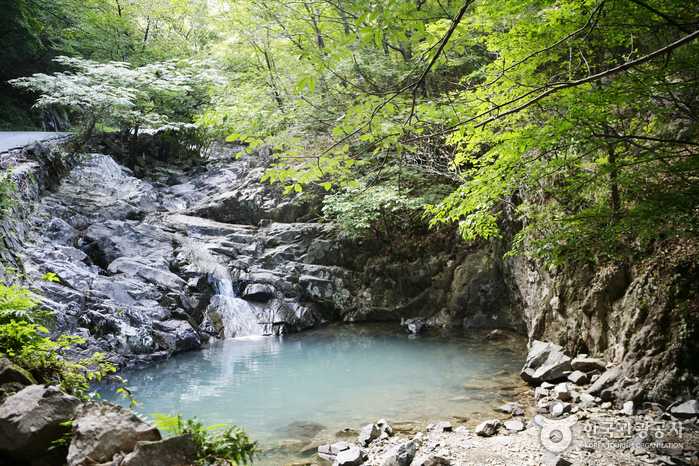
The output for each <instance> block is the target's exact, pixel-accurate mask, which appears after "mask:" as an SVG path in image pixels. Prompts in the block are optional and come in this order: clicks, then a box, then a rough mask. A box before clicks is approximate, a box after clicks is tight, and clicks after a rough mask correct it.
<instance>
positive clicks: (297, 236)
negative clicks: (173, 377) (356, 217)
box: [0, 146, 699, 402]
mask: <svg viewBox="0 0 699 466" xmlns="http://www.w3.org/2000/svg"><path fill="white" fill-rule="evenodd" d="M105 151H106V148H105ZM238 151H239V148H238V147H229V146H225V147H223V148H220V149H218V150H217V151H216V152H215V154H214V155H213V156H211V157H209V158H208V159H206V160H204V161H202V162H193V161H181V162H180V163H178V164H173V163H172V162H169V163H168V162H164V161H160V160H158V159H156V158H154V157H151V156H148V155H147V154H145V155H144V157H143V158H142V159H143V160H142V163H141V162H139V164H140V165H138V166H136V167H135V168H134V170H135V172H134V171H132V170H130V169H128V168H126V167H124V166H123V165H120V164H119V163H118V158H117V160H115V159H113V158H112V157H111V156H108V155H103V154H91V155H86V156H84V157H82V159H81V160H80V161H79V162H78V163H77V164H76V166H75V167H74V168H73V169H72V170H71V171H70V173H69V174H68V175H67V176H66V177H64V179H63V180H62V181H61V182H60V184H58V185H53V186H51V188H52V189H51V190H49V189H48V188H49V186H48V183H47V177H46V175H45V172H43V171H42V166H41V165H40V164H39V163H37V162H35V161H32V160H29V159H27V158H25V156H24V155H23V154H22V153H20V152H14V153H9V154H2V155H0V166H1V167H8V166H13V167H14V168H13V177H14V179H15V180H16V182H17V185H18V187H19V188H20V189H19V192H18V200H19V201H20V202H19V203H18V205H17V206H16V207H13V208H12V209H11V212H10V213H11V215H9V216H7V218H5V219H4V220H3V221H2V222H1V223H0V229H2V231H3V232H4V237H3V240H4V241H3V243H4V244H3V245H2V246H4V247H0V257H2V259H3V260H4V261H5V262H6V263H7V264H10V265H12V264H14V265H16V266H20V265H21V269H22V270H23V272H24V274H25V277H26V278H25V284H29V285H31V286H32V287H33V288H34V289H36V290H39V291H40V292H41V293H42V295H43V300H42V306H43V307H44V308H45V309H47V310H50V311H52V312H53V315H54V317H55V322H54V323H53V326H52V328H51V330H52V332H53V335H54V336H56V335H59V334H75V335H81V336H83V337H85V338H86V339H87V341H86V343H85V344H83V345H81V346H80V347H79V348H77V349H76V353H77V354H76V355H77V356H86V355H90V354H92V353H94V352H97V351H99V352H107V353H109V354H110V355H111V356H110V361H112V362H114V363H118V364H120V365H122V366H125V367H129V366H134V365H138V364H147V363H149V362H152V361H157V360H159V359H162V358H166V357H168V356H169V355H170V354H172V353H173V352H178V351H184V350H188V349H193V348H198V347H200V346H202V345H203V344H205V343H206V342H207V341H209V340H210V339H211V338H229V337H239V336H245V335H273V334H280V333H284V332H289V331H297V330H300V329H303V328H307V327H309V326H313V325H316V324H318V323H319V322H321V321H322V320H323V319H326V320H344V321H349V322H351V321H370V320H374V321H376V320H391V321H396V322H398V321H400V320H401V319H420V320H419V321H421V322H422V321H426V320H429V322H430V323H431V324H440V325H458V326H463V327H465V328H489V329H493V328H501V329H502V328H508V329H515V330H518V331H521V332H523V333H527V335H528V336H529V339H530V341H531V342H533V341H534V340H541V341H547V342H551V343H555V344H557V345H560V346H561V347H562V348H563V351H564V352H565V354H567V355H568V356H571V357H574V356H576V355H578V354H580V353H584V354H586V355H588V356H589V357H591V358H600V359H602V360H604V361H607V362H610V363H612V364H614V365H617V367H619V369H617V371H619V373H620V374H621V375H623V377H621V376H620V377H619V378H618V379H617V381H616V382H615V383H614V384H613V385H612V386H610V387H607V388H605V390H609V391H610V393H612V394H613V396H612V398H613V399H616V400H618V401H622V402H623V401H625V400H624V398H629V397H631V398H633V399H634V401H638V400H639V397H640V398H647V399H650V400H657V401H667V399H666V398H664V397H665V395H664V394H665V393H668V392H673V393H678V392H682V390H687V389H691V388H692V387H696V383H692V380H694V379H693V375H692V371H691V370H690V371H688V369H687V368H690V367H692V361H695V360H697V357H698V356H699V354H697V350H696V345H692V344H690V342H691V341H694V340H693V337H692V335H693V334H692V333H691V332H693V331H694V330H692V329H695V328H699V326H697V325H694V321H692V319H693V317H691V314H690V313H683V312H674V311H673V309H674V307H673V306H674V303H675V302H676V300H677V299H678V298H682V296H684V295H687V293H690V294H691V293H692V291H691V290H695V288H696V286H694V285H690V286H689V287H687V286H684V285H682V286H679V285H677V286H675V285H673V280H674V279H673V278H672V277H673V274H672V273H668V272H667V271H664V269H662V267H659V266H657V265H652V264H651V266H644V265H643V264H635V265H629V264H626V263H624V262H618V263H613V264H609V265H607V266H605V267H601V268H595V267H593V266H592V265H585V266H579V265H575V266H570V267H566V266H558V267H554V266H545V265H544V264H541V263H539V262H538V261H536V260H532V259H530V258H529V257H527V256H526V255H524V254H522V255H519V256H517V257H507V258H504V257H503V256H504V253H505V252H506V251H507V250H508V247H509V246H508V244H509V243H508V241H510V240H511V238H512V235H513V234H514V233H516V231H517V230H518V228H519V226H518V224H517V222H516V221H515V219H512V218H509V217H508V216H507V215H506V216H505V219H504V220H503V227H504V230H505V232H506V234H505V237H504V238H503V239H500V240H493V241H490V242H487V243H483V244H480V245H477V246H474V245H465V244H464V243H463V242H462V240H461V239H460V238H459V237H458V235H457V234H456V232H453V233H446V234H445V233H441V234H440V235H434V236H435V237H437V239H434V240H432V241H427V242H426V243H425V244H423V245H422V246H421V247H420V248H417V249H414V250H411V251H408V252H407V253H403V254H402V255H401V254H393V253H387V252H386V250H385V249H384V248H383V246H382V245H381V244H379V243H378V242H374V241H371V240H367V241H364V242H362V243H361V244H360V243H358V242H355V241H353V240H351V239H346V238H343V237H342V236H341V235H340V236H337V235H336V234H335V232H333V231H332V229H331V225H329V224H324V223H314V222H313V221H312V220H313V219H317V218H320V211H321V198H322V195H323V192H317V193H313V192H309V193H297V194H293V195H291V196H284V195H282V194H281V190H280V189H279V187H278V186H276V185H273V186H270V185H269V184H263V183H260V182H259V180H260V178H261V176H262V174H263V173H264V170H265V169H266V167H268V166H269V164H270V163H272V161H273V158H272V157H271V154H270V151H269V149H267V148H262V149H260V150H258V151H256V152H255V153H254V154H252V155H243V156H242V157H241V158H239V159H238V158H236V157H235V154H237V152H238ZM118 153H119V151H116V152H115V154H116V155H115V156H116V157H118ZM135 175H138V177H136V176H135ZM310 191H312V189H310ZM18 258H20V259H19V260H18ZM47 272H52V273H55V274H56V275H57V276H58V278H59V279H60V281H59V282H48V283H46V282H43V281H41V280H40V278H41V276H43V275H44V274H45V273H47ZM5 278H8V279H10V277H9V276H6V277H5ZM692 286H694V288H692ZM688 290H689V291H688ZM695 291H696V290H695ZM678 293H679V294H678ZM682 293H684V295H682ZM695 375H696V374H695ZM639 377H641V378H644V379H643V382H638V380H640V379H638V378H639ZM656 382H657V383H656Z"/></svg>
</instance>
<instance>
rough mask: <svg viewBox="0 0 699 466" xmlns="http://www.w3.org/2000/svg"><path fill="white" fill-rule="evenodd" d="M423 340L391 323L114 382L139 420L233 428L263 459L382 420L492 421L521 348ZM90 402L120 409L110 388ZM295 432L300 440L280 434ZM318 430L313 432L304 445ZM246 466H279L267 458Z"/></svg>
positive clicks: (202, 356)
mask: <svg viewBox="0 0 699 466" xmlns="http://www.w3.org/2000/svg"><path fill="white" fill-rule="evenodd" d="M472 332H473V333H472V334H465V333H464V331H463V330H441V329H430V330H429V331H428V332H427V333H426V334H425V335H423V336H422V337H420V338H416V339H411V338H409V336H408V334H407V333H405V331H404V330H403V329H401V328H400V327H399V326H398V325H396V324H353V325H347V324H331V325H326V326H323V327H321V328H318V329H314V330H310V331H306V332H303V333H299V334H295V335H288V336H284V337H251V338H243V339H232V340H224V341H221V342H217V343H215V344H213V345H212V346H211V347H209V348H207V349H204V350H201V351H192V352H188V353H183V354H179V355H177V356H176V357H175V358H173V359H171V360H169V361H166V362H163V363H159V364H155V365H153V366H150V367H147V368H145V369H140V370H134V371H128V372H124V373H123V374H122V376H123V377H124V378H126V379H127V380H128V382H127V385H128V386H129V387H130V388H131V390H132V391H133V394H134V396H135V397H136V399H137V400H138V402H140V403H141V404H142V405H141V407H139V408H137V411H138V412H139V413H143V414H151V413H163V414H174V413H182V415H183V416H184V417H185V418H187V417H193V416H197V417H198V418H199V419H200V420H202V421H204V424H205V425H211V424H219V423H227V424H235V425H239V426H244V427H245V428H246V431H247V432H248V433H249V434H250V436H251V437H253V438H255V439H258V440H259V441H260V444H261V445H262V446H263V447H265V448H267V449H274V448H275V447H276V448H277V451H278V450H279V447H280V445H282V446H283V445H285V446H286V450H290V451H292V452H293V451H298V450H299V447H300V446H303V445H307V444H309V443H312V442H314V441H315V442H316V443H317V442H318V441H321V440H323V439H324V438H326V439H330V436H332V435H333V434H334V433H335V432H337V431H340V430H341V429H345V428H351V429H361V427H362V426H364V425H366V424H367V423H369V422H375V421H376V420H378V419H379V418H381V417H383V418H386V419H387V420H388V421H389V422H391V423H397V424H411V425H416V426H417V425H424V424H426V423H427V422H429V421H432V420H450V421H452V422H456V423H457V425H458V422H463V418H469V419H471V420H474V422H475V419H478V418H480V417H483V416H486V417H487V416H492V409H493V408H495V407H497V406H499V405H501V404H502V402H503V401H509V399H508V397H511V396H513V395H514V394H515V392H517V390H521V387H522V384H521V381H520V380H519V377H518V374H519V370H520V368H521V367H522V364H523V363H524V358H525V356H526V348H525V345H526V340H525V339H524V338H523V337H521V336H518V335H515V334H513V333H511V332H510V333H508V335H510V339H508V340H506V341H504V342H490V341H487V340H486V339H485V338H484V336H485V335H486V334H487V331H483V330H478V331H472ZM100 394H101V396H102V399H105V400H107V401H113V402H118V403H121V404H125V403H126V402H125V401H124V400H123V399H120V398H119V397H117V396H116V395H115V394H114V389H113V388H103V389H101V390H100ZM299 422H301V423H302V424H304V423H305V424H304V425H305V426H306V427H305V429H306V430H303V429H288V428H287V429H285V426H289V425H291V424H294V423H296V425H298V424H299ZM309 424H310V425H320V426H322V428H323V431H322V432H320V434H319V435H318V437H317V438H316V439H314V440H311V438H310V437H312V436H314V435H315V434H316V430H318V429H320V427H319V428H317V429H314V428H312V427H308V425H309ZM255 463H256V464H283V462H280V460H279V458H276V457H275V452H274V451H271V452H270V454H269V455H267V457H265V458H263V459H262V460H260V461H256V462H255Z"/></svg>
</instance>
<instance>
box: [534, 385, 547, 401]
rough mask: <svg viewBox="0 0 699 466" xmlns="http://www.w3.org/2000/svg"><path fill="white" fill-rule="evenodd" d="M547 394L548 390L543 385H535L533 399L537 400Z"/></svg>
mask: <svg viewBox="0 0 699 466" xmlns="http://www.w3.org/2000/svg"><path fill="white" fill-rule="evenodd" d="M547 396H549V391H548V390H547V389H545V388H544V387H536V389H535V390H534V399H535V400H537V401H539V400H540V399H542V398H546V397H547Z"/></svg>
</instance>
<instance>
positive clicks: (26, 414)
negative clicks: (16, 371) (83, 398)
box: [0, 385, 80, 461]
mask: <svg viewBox="0 0 699 466" xmlns="http://www.w3.org/2000/svg"><path fill="white" fill-rule="evenodd" d="M79 405H80V400H78V399H77V398H75V397H74V396H70V395H66V394H65V393H63V392H61V391H60V390H59V389H58V388H56V387H47V388H44V387H43V386H42V385H29V386H28V387H25V388H24V389H23V390H20V391H19V392H17V393H16V394H14V395H12V396H10V397H8V398H7V399H6V400H5V402H4V403H3V404H2V405H0V451H2V452H4V453H6V454H8V455H10V456H11V457H12V458H15V459H18V460H21V461H32V460H33V459H35V458H39V457H41V456H43V455H45V454H46V452H47V451H48V448H49V447H50V446H51V442H52V441H54V440H58V439H59V438H61V436H62V435H63V434H64V433H66V432H68V431H69V430H70V428H68V427H63V426H61V425H60V423H62V422H66V421H69V420H70V419H72V417H73V412H74V411H75V409H76V408H77V407H78V406H79Z"/></svg>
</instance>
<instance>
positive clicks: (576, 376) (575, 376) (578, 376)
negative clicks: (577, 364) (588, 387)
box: [568, 370, 587, 385]
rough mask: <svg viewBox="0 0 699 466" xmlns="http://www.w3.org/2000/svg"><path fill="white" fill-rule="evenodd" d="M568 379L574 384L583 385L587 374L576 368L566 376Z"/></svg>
mask: <svg viewBox="0 0 699 466" xmlns="http://www.w3.org/2000/svg"><path fill="white" fill-rule="evenodd" d="M568 380H570V381H571V382H573V383H574V384H575V385H585V384H586V383H587V374H586V373H584V372H582V371H579V370H576V371H573V373H572V374H570V375H569V376H568Z"/></svg>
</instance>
